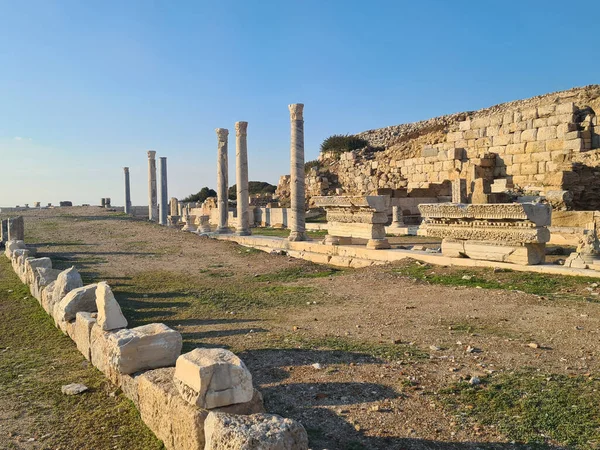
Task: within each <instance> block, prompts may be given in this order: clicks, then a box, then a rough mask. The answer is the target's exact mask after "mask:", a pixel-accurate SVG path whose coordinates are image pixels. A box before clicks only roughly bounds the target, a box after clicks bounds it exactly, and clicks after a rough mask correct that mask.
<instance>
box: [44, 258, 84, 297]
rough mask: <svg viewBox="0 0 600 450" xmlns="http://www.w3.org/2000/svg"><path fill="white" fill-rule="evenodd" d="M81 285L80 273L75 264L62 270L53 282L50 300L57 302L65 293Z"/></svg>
mask: <svg viewBox="0 0 600 450" xmlns="http://www.w3.org/2000/svg"><path fill="white" fill-rule="evenodd" d="M82 286H83V281H82V280H81V275H79V272H77V269H75V266H73V267H70V268H68V269H67V270H63V271H62V272H61V273H60V274H59V275H58V277H57V278H56V282H55V284H54V292H53V293H52V295H53V298H52V301H53V303H54V304H58V303H59V302H60V301H61V300H62V299H63V297H64V296H65V295H67V294H68V293H69V292H71V291H72V290H73V289H76V288H79V287H82Z"/></svg>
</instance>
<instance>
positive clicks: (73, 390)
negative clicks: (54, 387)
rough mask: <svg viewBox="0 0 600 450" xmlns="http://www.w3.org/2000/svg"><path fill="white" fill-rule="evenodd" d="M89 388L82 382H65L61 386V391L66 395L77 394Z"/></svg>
mask: <svg viewBox="0 0 600 450" xmlns="http://www.w3.org/2000/svg"><path fill="white" fill-rule="evenodd" d="M87 390H88V388H87V386H86V385H84V384H80V383H73V384H65V385H64V386H62V387H61V388H60V391H61V392H62V393H63V394H65V395H77V394H81V393H82V392H85V391H87Z"/></svg>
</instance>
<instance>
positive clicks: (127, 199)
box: [123, 167, 131, 214]
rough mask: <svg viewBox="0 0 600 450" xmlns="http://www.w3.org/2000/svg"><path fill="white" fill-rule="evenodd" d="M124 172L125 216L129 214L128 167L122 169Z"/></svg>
mask: <svg viewBox="0 0 600 450" xmlns="http://www.w3.org/2000/svg"><path fill="white" fill-rule="evenodd" d="M123 172H125V214H131V188H130V186H129V167H123Z"/></svg>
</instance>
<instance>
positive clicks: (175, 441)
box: [136, 367, 265, 450]
mask: <svg viewBox="0 0 600 450" xmlns="http://www.w3.org/2000/svg"><path fill="white" fill-rule="evenodd" d="M174 372H175V368H173V367H167V368H162V369H155V370H149V371H147V372H144V373H142V374H141V375H139V376H138V377H137V378H136V381H137V386H138V388H137V393H138V401H139V411H140V416H141V418H142V420H143V421H144V423H145V424H146V425H147V426H148V428H150V430H152V432H153V433H154V434H155V435H156V437H158V438H159V439H160V440H161V441H163V443H164V445H165V448H166V449H167V450H175V449H177V450H179V449H203V448H205V447H204V420H205V419H206V416H207V415H208V413H209V411H208V410H206V409H202V408H198V407H197V406H193V405H190V404H189V403H187V402H186V401H185V400H183V399H182V398H181V396H180V395H179V392H178V391H177V389H176V388H175V385H174V384H173V374H174ZM264 410H265V409H264V406H263V401H262V396H261V395H260V393H259V392H258V391H254V393H253V396H252V398H251V400H250V401H249V402H247V403H239V404H236V405H231V406H224V407H222V408H218V410H217V411H218V412H225V413H229V414H256V413H261V412H264Z"/></svg>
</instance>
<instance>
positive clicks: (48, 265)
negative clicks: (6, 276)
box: [25, 257, 52, 284]
mask: <svg viewBox="0 0 600 450" xmlns="http://www.w3.org/2000/svg"><path fill="white" fill-rule="evenodd" d="M37 268H39V269H52V260H51V259H50V258H47V257H46V258H31V259H30V258H28V259H27V260H25V282H26V283H27V284H33V283H34V282H35V277H36V276H37V272H36V270H35V269H37Z"/></svg>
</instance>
